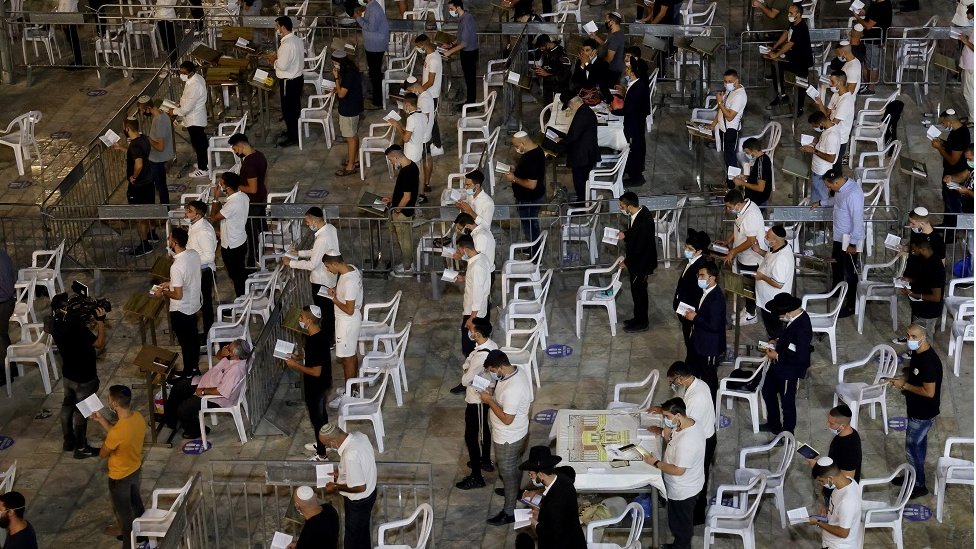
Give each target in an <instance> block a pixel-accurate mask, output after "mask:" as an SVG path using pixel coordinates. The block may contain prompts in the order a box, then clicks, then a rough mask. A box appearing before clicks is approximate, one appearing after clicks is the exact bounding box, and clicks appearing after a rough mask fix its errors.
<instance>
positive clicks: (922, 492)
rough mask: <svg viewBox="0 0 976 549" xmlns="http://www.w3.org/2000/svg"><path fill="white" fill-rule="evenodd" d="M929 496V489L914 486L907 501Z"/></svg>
mask: <svg viewBox="0 0 976 549" xmlns="http://www.w3.org/2000/svg"><path fill="white" fill-rule="evenodd" d="M927 495H929V489H928V488H926V487H924V486H915V487H914V488H912V495H910V496H908V499H915V498H920V497H922V496H927Z"/></svg>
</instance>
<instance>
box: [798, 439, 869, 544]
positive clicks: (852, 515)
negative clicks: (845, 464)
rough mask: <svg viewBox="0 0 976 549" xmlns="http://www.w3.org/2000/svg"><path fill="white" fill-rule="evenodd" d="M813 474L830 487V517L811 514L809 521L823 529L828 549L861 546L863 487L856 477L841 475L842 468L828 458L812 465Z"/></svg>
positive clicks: (821, 530)
mask: <svg viewBox="0 0 976 549" xmlns="http://www.w3.org/2000/svg"><path fill="white" fill-rule="evenodd" d="M813 476H814V478H816V479H817V482H819V483H820V484H821V485H822V486H823V487H824V488H828V489H831V490H832V492H831V493H830V506H829V507H828V508H827V509H826V512H827V520H826V521H824V520H820V518H818V517H810V519H809V523H810V524H811V525H813V526H816V527H817V528H818V529H819V530H820V536H821V539H822V540H823V547H824V548H826V549H858V548H860V547H861V535H862V534H861V532H862V529H863V524H862V523H861V487H860V486H858V484H857V483H856V482H854V479H852V478H850V477H845V476H843V475H841V473H840V468H839V467H838V466H837V464H836V463H834V460H832V459H830V458H829V457H822V458H820V459H819V460H818V461H817V465H816V466H815V467H814V468H813Z"/></svg>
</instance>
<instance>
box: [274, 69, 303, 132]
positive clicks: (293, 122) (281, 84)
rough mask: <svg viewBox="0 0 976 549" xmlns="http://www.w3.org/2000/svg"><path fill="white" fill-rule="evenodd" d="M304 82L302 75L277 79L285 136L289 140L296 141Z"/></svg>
mask: <svg viewBox="0 0 976 549" xmlns="http://www.w3.org/2000/svg"><path fill="white" fill-rule="evenodd" d="M304 82H305V77H304V76H299V77H298V78H292V79H291V80H279V81H278V90H279V93H280V94H281V117H282V118H284V119H285V130H286V135H285V138H286V139H288V140H289V141H298V117H299V116H300V115H301V114H302V86H303V85H304Z"/></svg>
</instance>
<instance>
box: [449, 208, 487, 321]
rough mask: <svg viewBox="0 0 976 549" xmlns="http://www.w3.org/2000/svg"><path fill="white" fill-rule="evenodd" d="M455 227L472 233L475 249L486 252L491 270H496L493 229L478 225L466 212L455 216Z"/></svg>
mask: <svg viewBox="0 0 976 549" xmlns="http://www.w3.org/2000/svg"><path fill="white" fill-rule="evenodd" d="M454 229H455V230H456V231H457V234H468V235H471V239H472V240H474V249H475V250H478V253H479V254H484V255H485V257H487V258H488V261H489V265H490V266H489V269H491V272H492V273H494V272H495V235H493V234H491V229H490V228H489V227H486V226H484V225H478V224H477V223H475V222H474V219H472V218H471V216H470V215H468V214H466V213H459V214H458V215H457V217H455V218H454ZM454 258H455V259H461V252H455V254H454ZM488 303H489V306H490V304H491V297H490V296H489V298H488Z"/></svg>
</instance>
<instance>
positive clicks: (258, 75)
mask: <svg viewBox="0 0 976 549" xmlns="http://www.w3.org/2000/svg"><path fill="white" fill-rule="evenodd" d="M267 79H268V71H263V70H261V69H258V70H256V71H254V78H253V80H254V81H255V82H264V81H265V80H267Z"/></svg>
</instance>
